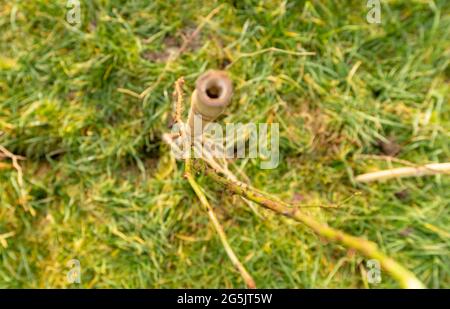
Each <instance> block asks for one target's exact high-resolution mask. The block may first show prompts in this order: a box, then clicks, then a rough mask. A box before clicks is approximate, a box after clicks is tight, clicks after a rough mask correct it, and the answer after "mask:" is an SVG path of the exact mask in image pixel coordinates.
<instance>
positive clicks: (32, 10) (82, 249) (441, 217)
mask: <svg viewBox="0 0 450 309" xmlns="http://www.w3.org/2000/svg"><path fill="white" fill-rule="evenodd" d="M81 2H82V6H81V12H82V25H81V27H80V29H79V30H76V29H73V28H71V27H69V26H68V25H67V23H66V22H65V14H66V8H65V3H66V1H44V0H37V1H23V0H22V1H7V0H0V145H2V146H4V147H6V148H7V149H9V150H10V151H11V152H13V153H15V154H17V155H22V156H25V157H26V161H21V162H20V163H21V165H22V168H23V170H24V180H25V189H26V190H27V195H28V201H27V204H28V205H29V206H31V207H32V208H33V209H34V210H35V212H36V214H35V216H32V215H31V214H30V212H28V211H26V209H25V207H24V206H23V205H21V203H20V201H21V199H20V189H19V186H18V183H17V173H16V171H15V170H14V168H12V166H11V164H10V163H11V161H10V160H8V159H3V160H2V161H0V163H1V165H0V235H5V234H6V233H10V232H12V233H13V236H10V237H8V238H4V244H1V243H0V287H8V288H19V287H27V288H36V287H71V288H74V287H97V288H106V287H112V288H117V287H125V288H128V287H130V288H131V287H148V288H162V287H164V288H168V287H178V288H179V287H192V288H206V287H212V288H215V287H244V284H243V282H242V279H241V277H240V275H239V273H237V271H236V270H235V269H234V268H233V266H232V265H231V263H230V261H229V260H228V258H227V256H226V253H225V252H224V250H223V248H222V246H221V243H220V240H219V239H218V237H217V235H216V234H215V232H214V229H213V227H212V226H211V224H210V223H209V221H208V216H207V215H206V213H205V212H204V211H203V210H202V208H201V206H200V205H199V203H198V201H197V199H196V197H195V195H194V193H193V192H192V190H191V188H190V187H189V185H188V184H187V182H186V181H185V179H184V178H183V177H182V176H183V163H182V162H176V161H174V160H173V159H171V157H170V151H169V148H168V147H167V146H166V145H165V144H164V143H163V142H162V140H161V136H162V134H163V133H164V132H167V131H169V129H168V123H169V122H170V119H171V107H172V96H171V94H172V91H173V83H174V81H175V80H176V79H177V78H178V77H180V76H184V77H185V79H186V91H187V92H188V93H190V92H191V91H192V89H193V87H194V82H195V79H196V78H197V77H198V76H199V75H200V74H201V73H202V72H204V71H205V70H207V69H209V68H219V69H227V70H228V71H229V73H230V75H231V76H232V79H233V81H234V85H235V94H234V98H233V103H232V105H231V107H230V108H229V109H228V110H227V112H226V115H225V116H224V117H223V118H222V120H223V121H226V122H248V121H254V122H266V121H273V122H279V123H280V135H281V141H280V153H281V154H280V155H281V157H280V165H279V166H278V168H276V169H274V170H261V169H259V162H258V161H257V160H253V159H251V160H240V161H237V162H236V164H237V166H240V167H241V168H242V169H243V171H244V172H245V173H246V175H247V176H248V177H249V179H251V181H252V183H253V185H254V186H255V187H257V188H260V189H263V190H265V191H268V192H271V193H273V194H275V195H277V196H278V197H280V198H283V199H285V200H287V201H289V200H293V199H294V200H297V201H298V200H301V201H302V202H305V203H309V204H311V203H338V202H340V201H342V200H345V199H346V198H347V197H349V196H351V195H352V194H354V193H355V192H360V193H361V194H359V195H355V196H354V197H353V198H351V199H350V200H348V201H347V202H345V203H344V204H343V205H342V206H341V207H340V208H338V209H332V210H326V209H322V208H309V209H308V210H307V211H308V213H310V214H311V215H314V216H315V217H317V218H318V219H320V220H321V221H322V222H326V223H328V224H329V225H330V226H333V227H336V228H339V229H342V230H344V231H346V232H348V233H351V234H353V235H357V236H362V237H366V238H368V239H370V240H373V241H374V242H376V243H377V244H379V245H380V247H381V248H382V249H383V251H384V252H386V253H388V254H389V255H390V256H392V257H393V258H395V259H396V260H398V261H399V262H400V263H401V264H403V265H404V266H405V267H407V268H408V269H410V270H411V271H413V272H414V273H415V274H416V275H417V276H418V278H420V279H421V280H422V281H423V282H424V283H425V284H426V285H427V286H428V287H433V288H438V287H440V288H444V287H445V288H450V247H449V245H450V238H449V236H448V235H449V233H450V230H449V226H450V216H449V215H450V214H449V202H450V190H449V188H450V177H448V176H442V175H441V176H429V177H422V178H408V179H402V180H391V181H388V182H384V183H374V184H370V185H363V186H362V185H357V184H355V182H354V176H355V175H357V174H360V173H364V172H367V171H371V170H378V169H384V168H388V167H389V165H388V164H387V163H386V162H384V161H379V160H373V159H368V158H365V157H361V154H380V149H379V147H377V141H378V140H380V139H381V140H386V139H387V138H394V139H395V141H396V143H397V144H399V145H400V146H401V150H400V152H399V153H398V155H397V157H398V158H400V159H403V160H409V161H411V162H414V163H418V164H422V163H428V162H446V161H449V158H450V149H449V145H450V136H449V135H450V134H449V132H450V130H449V129H450V119H449V118H450V117H449V116H450V113H449V94H450V86H449V85H450V83H449V79H450V67H449V62H450V3H449V2H448V1H445V0H435V1H431V0H430V1H426V0H423V1H382V15H381V18H382V23H381V24H380V25H375V24H368V23H367V22H366V13H367V10H368V9H367V8H366V1H363V0H361V1H343V2H342V1H250V0H248V1H223V2H222V1H209V2H200V1H167V0H165V1H138V0H133V1H118V0H116V1H114V0H112V1H106V0H96V1H81ZM344 2H345V3H344ZM220 4H222V6H221V8H220V10H219V11H218V13H217V14H216V15H214V16H213V17H212V19H211V20H210V21H209V22H206V23H205V26H204V28H203V29H202V31H201V33H200V35H199V36H198V37H197V38H196V40H195V41H194V42H193V44H192V45H191V46H190V48H189V49H188V50H187V51H186V52H185V53H184V54H182V55H181V56H180V57H179V58H177V59H176V60H175V62H173V63H172V64H171V65H169V66H166V60H167V56H168V49H172V50H174V49H176V48H177V47H179V46H180V45H181V44H182V42H183V37H184V36H186V35H189V33H192V31H193V30H194V29H195V28H196V27H197V26H198V25H199V24H200V23H202V22H203V21H204V17H205V16H207V15H208V14H209V13H210V12H211V11H212V10H213V9H214V8H216V7H218V6H219V5H220ZM271 47H275V48H278V49H281V50H285V51H289V52H292V51H303V50H304V51H310V52H314V53H315V55H313V56H297V55H294V54H292V53H291V54H289V53H283V52H274V51H268V52H265V53H255V52H257V51H260V50H263V49H266V48H271ZM158 80H159V81H158ZM157 81H158V82H157ZM149 86H153V89H152V91H151V92H150V93H149V94H148V95H147V96H146V97H145V98H144V99H142V100H141V99H139V98H136V97H133V96H132V95H129V94H127V93H124V92H123V91H122V90H121V89H128V90H130V91H133V92H135V93H141V92H142V91H144V90H145V89H146V88H147V87H149ZM397 165H398V164H394V166H397ZM198 180H199V183H200V184H201V185H202V186H203V188H204V189H205V190H206V192H207V195H208V197H209V198H210V200H211V202H212V204H213V205H214V207H215V210H216V212H217V214H218V217H219V219H220V221H221V222H222V224H223V225H224V228H225V231H226V233H227V235H228V237H229V240H230V243H231V245H232V247H233V248H234V249H235V251H236V253H237V255H238V256H239V257H241V259H242V261H243V263H244V264H245V266H246V267H247V269H248V270H249V272H250V273H251V274H252V275H253V277H254V279H255V281H256V283H257V286H258V287H261V288H271V287H273V288H282V287H290V288H292V287H298V288H311V287H354V288H361V287H364V284H363V278H362V275H361V271H360V270H361V268H362V267H363V265H365V262H366V259H365V258H364V257H363V256H361V255H359V254H354V253H353V252H350V251H348V250H346V249H344V248H343V247H341V246H339V245H335V244H332V243H326V242H324V241H323V240H321V239H319V238H318V237H317V236H316V235H314V234H312V233H311V232H310V231H309V230H308V229H306V228H305V227H304V226H302V225H299V224H296V223H293V222H292V221H290V220H288V219H285V218H280V217H278V216H276V215H273V214H271V213H269V212H266V211H265V210H260V211H259V214H260V216H257V215H256V214H255V213H254V212H253V211H252V210H251V209H249V208H248V206H247V205H246V204H244V203H243V202H242V201H241V200H240V199H239V198H237V197H236V196H231V195H230V194H228V193H226V192H223V191H222V190H221V188H220V187H219V186H218V185H215V184H211V182H210V181H209V180H207V179H205V178H204V177H202V176H199V177H198ZM402 190H406V191H405V192H406V194H398V192H400V191H402ZM396 193H397V194H396ZM402 195H403V196H402ZM10 235H11V234H10ZM1 237H2V236H0V238H1ZM5 243H6V246H5ZM74 258H75V259H78V260H79V261H80V263H81V270H82V279H81V280H82V283H81V284H80V285H76V284H69V283H67V281H66V272H67V271H68V269H69V268H68V267H67V265H66V263H67V262H68V261H69V260H70V259H74ZM371 287H375V288H376V287H397V284H396V283H395V282H394V281H393V280H392V279H391V278H389V276H388V275H387V274H385V273H382V283H381V284H379V285H371Z"/></svg>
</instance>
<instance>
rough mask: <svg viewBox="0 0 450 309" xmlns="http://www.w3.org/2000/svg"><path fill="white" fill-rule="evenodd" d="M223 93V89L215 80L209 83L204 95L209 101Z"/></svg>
mask: <svg viewBox="0 0 450 309" xmlns="http://www.w3.org/2000/svg"><path fill="white" fill-rule="evenodd" d="M222 93H223V87H222V85H220V84H219V83H218V82H217V81H216V80H212V81H210V82H209V83H208V84H207V86H206V95H207V96H208V98H210V99H218V98H220V96H221V95H222Z"/></svg>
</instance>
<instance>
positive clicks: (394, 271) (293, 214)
mask: <svg viewBox="0 0 450 309" xmlns="http://www.w3.org/2000/svg"><path fill="white" fill-rule="evenodd" d="M206 174H207V175H208V176H209V177H211V178H212V179H214V180H215V181H216V182H218V183H220V184H222V185H223V186H225V187H226V188H227V189H229V190H230V191H232V192H234V193H235V194H238V195H241V196H244V197H246V198H248V199H249V200H251V201H254V202H256V203H258V204H259V205H261V206H263V207H265V208H267V209H270V210H272V211H274V212H275V213H277V214H281V215H283V216H286V217H289V218H291V219H294V220H295V221H298V222H300V223H303V224H305V225H306V226H307V227H309V228H310V229H312V230H313V231H314V232H315V233H316V234H318V235H320V236H322V237H324V238H326V239H327V240H330V241H333V242H337V243H340V244H342V245H344V246H345V247H347V248H351V249H354V250H356V251H358V252H360V253H362V254H363V255H365V256H366V257H369V258H371V259H376V260H378V261H379V262H380V265H381V267H382V268H383V269H384V270H385V271H386V272H388V273H389V274H390V275H391V276H392V277H393V278H395V279H396V280H397V281H398V282H399V284H400V285H401V286H402V287H403V288H424V287H425V286H424V285H423V283H422V282H420V281H419V280H418V279H417V278H416V277H415V276H414V274H413V273H411V272H410V271H409V270H407V269H406V268H404V267H403V266H402V265H400V264H399V263H397V262H396V261H394V260H393V259H391V258H390V257H388V256H387V255H385V254H384V253H382V252H381V251H380V250H379V249H378V247H377V245H376V244H375V243H373V242H370V241H367V240H365V239H363V238H359V237H355V236H352V235H349V234H346V233H344V232H342V231H339V230H336V229H334V228H331V227H329V226H327V225H325V224H323V223H320V222H319V221H317V220H316V219H314V218H312V217H311V216H308V215H306V214H305V213H303V212H302V211H301V210H299V209H298V208H295V207H292V206H291V205H289V204H287V203H285V202H282V201H278V200H275V199H273V198H271V197H269V196H268V195H267V194H265V193H263V192H261V191H259V190H256V189H254V188H252V187H250V186H248V185H246V184H243V183H237V182H234V181H232V180H229V179H227V178H225V177H222V176H220V175H218V174H217V173H216V172H215V171H214V170H212V169H209V168H207V169H206Z"/></svg>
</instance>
